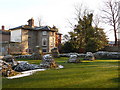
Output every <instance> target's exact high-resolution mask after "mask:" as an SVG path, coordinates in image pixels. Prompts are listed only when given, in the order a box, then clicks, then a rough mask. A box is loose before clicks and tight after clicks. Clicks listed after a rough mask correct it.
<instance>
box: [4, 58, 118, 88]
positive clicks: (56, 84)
mask: <svg viewBox="0 0 120 90" xmlns="http://www.w3.org/2000/svg"><path fill="white" fill-rule="evenodd" d="M67 60H68V58H63V57H62V58H58V59H56V62H57V63H58V64H61V65H63V66H64V68H63V69H58V70H56V69H49V70H46V71H41V72H36V73H35V74H33V75H31V76H27V77H22V78H18V79H12V80H8V79H6V78H3V84H2V85H3V88H118V84H120V78H119V77H118V70H120V69H118V63H120V61H119V60H95V61H83V62H82V63H76V64H75V63H65V62H66V61H67ZM27 61H29V63H32V64H39V63H40V61H39V60H27Z"/></svg>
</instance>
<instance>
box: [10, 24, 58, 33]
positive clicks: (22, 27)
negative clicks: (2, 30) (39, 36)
mask: <svg viewBox="0 0 120 90" xmlns="http://www.w3.org/2000/svg"><path fill="white" fill-rule="evenodd" d="M16 29H24V30H35V31H38V30H47V31H54V32H56V31H58V30H57V28H56V29H53V28H51V27H49V26H40V27H37V26H35V27H30V26H29V25H21V26H18V27H15V28H11V29H9V30H16Z"/></svg>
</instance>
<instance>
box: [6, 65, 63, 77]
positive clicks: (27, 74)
mask: <svg viewBox="0 0 120 90" xmlns="http://www.w3.org/2000/svg"><path fill="white" fill-rule="evenodd" d="M61 68H64V66H62V65H59V68H58V69H61ZM45 70H46V69H35V70H29V71H24V72H21V74H18V75H16V76H11V77H7V79H15V78H21V77H25V76H30V75H32V74H33V73H35V72H37V71H45Z"/></svg>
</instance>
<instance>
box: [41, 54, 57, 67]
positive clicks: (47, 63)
mask: <svg viewBox="0 0 120 90" xmlns="http://www.w3.org/2000/svg"><path fill="white" fill-rule="evenodd" d="M40 66H41V67H43V68H57V67H58V65H57V64H56V62H55V60H54V59H53V57H52V56H51V55H50V54H46V55H44V56H43V60H42V62H41V63H40Z"/></svg>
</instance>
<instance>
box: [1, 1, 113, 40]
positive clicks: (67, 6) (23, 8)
mask: <svg viewBox="0 0 120 90" xmlns="http://www.w3.org/2000/svg"><path fill="white" fill-rule="evenodd" d="M102 1H105V0H0V25H1V26H2V25H4V26H5V27H6V29H9V28H13V27H17V26H20V25H25V24H27V21H28V19H30V18H32V17H33V18H34V20H35V25H38V23H37V18H38V17H41V19H42V24H43V25H48V26H51V27H52V26H53V25H55V26H57V27H58V29H59V31H60V32H61V33H62V34H63V35H64V34H67V32H69V31H70V30H71V29H70V28H69V23H68V21H67V20H68V19H69V20H72V19H73V18H75V9H74V6H75V5H76V4H77V5H78V4H81V3H83V4H84V5H85V6H87V7H89V8H90V9H91V10H94V12H95V13H98V9H99V8H100V7H101V5H102ZM107 30H108V28H107ZM108 34H109V33H107V35H108ZM109 38H110V40H114V38H113V35H112V34H109Z"/></svg>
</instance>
